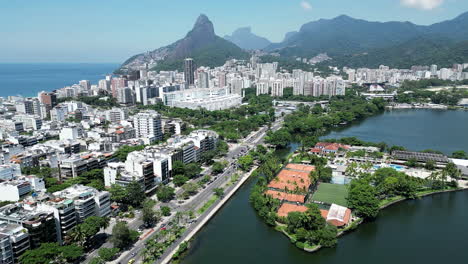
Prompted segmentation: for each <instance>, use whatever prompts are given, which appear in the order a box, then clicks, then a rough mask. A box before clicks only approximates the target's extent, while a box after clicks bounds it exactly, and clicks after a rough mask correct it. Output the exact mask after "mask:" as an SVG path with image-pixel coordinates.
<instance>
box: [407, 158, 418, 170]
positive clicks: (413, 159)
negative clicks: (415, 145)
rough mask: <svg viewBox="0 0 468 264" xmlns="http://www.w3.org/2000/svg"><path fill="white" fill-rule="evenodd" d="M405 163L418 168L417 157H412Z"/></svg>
mask: <svg viewBox="0 0 468 264" xmlns="http://www.w3.org/2000/svg"><path fill="white" fill-rule="evenodd" d="M405 165H406V166H408V167H411V168H416V167H417V166H418V161H417V160H416V159H415V158H411V159H409V160H407V161H406V162H405Z"/></svg>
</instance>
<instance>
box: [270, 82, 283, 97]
mask: <svg viewBox="0 0 468 264" xmlns="http://www.w3.org/2000/svg"><path fill="white" fill-rule="evenodd" d="M283 89H284V86H283V81H281V80H276V81H275V82H273V86H272V89H271V96H278V97H281V96H283Z"/></svg>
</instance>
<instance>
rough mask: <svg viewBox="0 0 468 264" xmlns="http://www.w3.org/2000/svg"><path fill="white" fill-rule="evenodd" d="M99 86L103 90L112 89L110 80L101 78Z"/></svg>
mask: <svg viewBox="0 0 468 264" xmlns="http://www.w3.org/2000/svg"><path fill="white" fill-rule="evenodd" d="M98 87H99V89H101V90H106V91H110V81H108V80H99V83H98Z"/></svg>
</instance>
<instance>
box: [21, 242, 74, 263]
mask: <svg viewBox="0 0 468 264" xmlns="http://www.w3.org/2000/svg"><path fill="white" fill-rule="evenodd" d="M82 256H83V248H82V247H80V246H77V245H69V246H60V245H59V244H58V243H42V244H41V246H40V247H38V248H36V249H30V250H27V251H26V252H25V253H23V254H22V255H21V256H20V262H21V263H22V264H50V263H57V264H58V263H60V264H61V263H64V264H65V263H73V262H76V261H77V260H79V259H80V258H81V257H82Z"/></svg>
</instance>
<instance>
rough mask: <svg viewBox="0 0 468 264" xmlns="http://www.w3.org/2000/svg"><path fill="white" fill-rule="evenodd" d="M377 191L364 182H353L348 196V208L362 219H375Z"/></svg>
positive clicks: (377, 201) (377, 206) (377, 208)
mask: <svg viewBox="0 0 468 264" xmlns="http://www.w3.org/2000/svg"><path fill="white" fill-rule="evenodd" d="M376 195H377V191H376V189H375V187H373V186H371V185H370V184H369V183H368V182H366V181H364V180H353V181H352V182H351V187H350V191H349V194H348V206H349V208H351V209H354V210H355V211H356V213H357V214H358V215H360V216H362V217H364V218H375V217H377V214H378V213H379V200H378V199H377V197H376Z"/></svg>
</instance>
